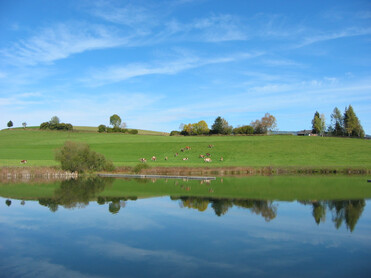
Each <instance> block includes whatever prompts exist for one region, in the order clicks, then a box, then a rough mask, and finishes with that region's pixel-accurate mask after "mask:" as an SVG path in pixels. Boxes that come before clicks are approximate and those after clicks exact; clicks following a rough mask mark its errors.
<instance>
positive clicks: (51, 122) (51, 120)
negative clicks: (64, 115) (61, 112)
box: [49, 116, 60, 125]
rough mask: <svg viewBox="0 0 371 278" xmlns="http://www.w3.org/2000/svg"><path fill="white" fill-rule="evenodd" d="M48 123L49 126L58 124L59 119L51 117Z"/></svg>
mask: <svg viewBox="0 0 371 278" xmlns="http://www.w3.org/2000/svg"><path fill="white" fill-rule="evenodd" d="M49 123H50V124H51V125H57V124H59V123H60V120H59V118H58V117H57V116H53V117H52V118H51V119H50V121H49Z"/></svg>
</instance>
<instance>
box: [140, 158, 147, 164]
mask: <svg viewBox="0 0 371 278" xmlns="http://www.w3.org/2000/svg"><path fill="white" fill-rule="evenodd" d="M139 161H140V162H142V163H145V162H147V159H145V158H141V159H139Z"/></svg>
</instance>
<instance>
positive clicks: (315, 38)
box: [295, 27, 371, 48]
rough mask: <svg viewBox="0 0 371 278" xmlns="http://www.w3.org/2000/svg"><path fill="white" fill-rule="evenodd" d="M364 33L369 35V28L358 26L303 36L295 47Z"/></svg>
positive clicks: (370, 31)
mask: <svg viewBox="0 0 371 278" xmlns="http://www.w3.org/2000/svg"><path fill="white" fill-rule="evenodd" d="M365 35H371V28H359V27H353V28H347V29H345V30H341V31H337V32H331V33H323V34H319V35H312V36H308V37H306V38H304V39H303V41H302V42H301V43H299V44H297V45H296V46H295V47H296V48H300V47H304V46H307V45H310V44H314V43H318V42H323V41H329V40H336V39H341V38H347V37H356V36H365Z"/></svg>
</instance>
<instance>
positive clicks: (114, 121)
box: [109, 114, 121, 128]
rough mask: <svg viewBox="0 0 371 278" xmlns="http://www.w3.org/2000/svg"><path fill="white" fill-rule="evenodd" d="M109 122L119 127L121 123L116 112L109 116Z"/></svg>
mask: <svg viewBox="0 0 371 278" xmlns="http://www.w3.org/2000/svg"><path fill="white" fill-rule="evenodd" d="M109 122H110V124H111V125H112V126H113V127H114V128H115V127H118V128H119V127H120V125H121V118H120V116H119V115H117V114H113V115H112V116H111V117H110V118H109Z"/></svg>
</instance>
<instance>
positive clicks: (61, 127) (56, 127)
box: [40, 122, 73, 131]
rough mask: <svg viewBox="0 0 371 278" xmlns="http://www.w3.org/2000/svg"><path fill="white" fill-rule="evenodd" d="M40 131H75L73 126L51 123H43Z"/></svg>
mask: <svg viewBox="0 0 371 278" xmlns="http://www.w3.org/2000/svg"><path fill="white" fill-rule="evenodd" d="M40 129H50V130H67V131H68V130H73V126H72V125H71V124H66V123H51V122H43V123H41V125H40Z"/></svg>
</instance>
